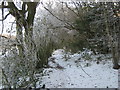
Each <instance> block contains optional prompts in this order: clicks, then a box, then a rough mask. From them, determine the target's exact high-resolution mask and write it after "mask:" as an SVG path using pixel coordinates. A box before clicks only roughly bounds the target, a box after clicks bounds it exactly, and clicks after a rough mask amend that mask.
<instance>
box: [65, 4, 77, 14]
mask: <svg viewBox="0 0 120 90" xmlns="http://www.w3.org/2000/svg"><path fill="white" fill-rule="evenodd" d="M65 5H66V7H67V8H68V9H69V10H70V11H72V12H73V13H74V14H75V15H77V16H78V14H77V13H76V12H75V11H74V10H72V9H71V8H70V7H69V6H68V4H67V3H65Z"/></svg>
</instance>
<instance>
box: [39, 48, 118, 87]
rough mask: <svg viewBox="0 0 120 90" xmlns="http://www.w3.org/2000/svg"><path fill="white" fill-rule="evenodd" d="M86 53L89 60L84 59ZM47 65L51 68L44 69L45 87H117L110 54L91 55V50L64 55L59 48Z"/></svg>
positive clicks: (43, 79)
mask: <svg viewBox="0 0 120 90" xmlns="http://www.w3.org/2000/svg"><path fill="white" fill-rule="evenodd" d="M85 55H86V56H85ZM87 55H88V56H90V57H91V58H89V60H85V59H87V58H86V57H88V56H87ZM98 60H99V61H100V62H98ZM49 65H50V66H51V67H52V68H47V69H44V76H43V78H42V84H45V85H46V87H47V88H117V87H118V70H114V69H112V61H111V57H110V55H107V56H104V55H92V53H91V52H87V53H86V52H81V53H80V54H78V53H76V54H67V55H66V53H65V51H64V50H62V49H59V50H57V51H55V52H54V53H53V55H52V57H50V58H49ZM38 87H40V85H39V82H38Z"/></svg>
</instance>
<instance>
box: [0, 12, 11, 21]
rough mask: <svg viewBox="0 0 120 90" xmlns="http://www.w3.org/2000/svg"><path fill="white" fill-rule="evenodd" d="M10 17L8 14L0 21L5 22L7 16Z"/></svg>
mask: <svg viewBox="0 0 120 90" xmlns="http://www.w3.org/2000/svg"><path fill="white" fill-rule="evenodd" d="M8 15H10V13H8V14H7V15H6V16H5V17H4V18H3V19H2V20H0V21H4V20H5V19H6V18H7V16H8Z"/></svg>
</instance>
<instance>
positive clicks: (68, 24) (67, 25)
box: [41, 3, 74, 29]
mask: <svg viewBox="0 0 120 90" xmlns="http://www.w3.org/2000/svg"><path fill="white" fill-rule="evenodd" d="M41 4H42V5H43V3H41ZM43 7H44V9H45V10H47V11H48V12H49V13H50V14H51V15H52V16H54V17H55V18H56V19H58V20H59V21H61V22H64V23H65V24H66V26H64V27H65V28H68V27H69V29H74V26H73V25H72V24H70V23H68V22H67V21H65V20H62V19H60V18H59V17H57V16H56V15H54V14H53V13H52V12H51V11H50V10H49V9H48V8H46V7H45V6H44V5H43Z"/></svg>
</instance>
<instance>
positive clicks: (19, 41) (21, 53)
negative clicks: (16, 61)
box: [16, 23, 24, 58]
mask: <svg viewBox="0 0 120 90" xmlns="http://www.w3.org/2000/svg"><path fill="white" fill-rule="evenodd" d="M16 30H17V34H16V41H17V48H18V54H19V57H21V58H24V45H23V33H22V27H21V25H20V24H19V23H16Z"/></svg>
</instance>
